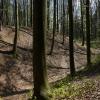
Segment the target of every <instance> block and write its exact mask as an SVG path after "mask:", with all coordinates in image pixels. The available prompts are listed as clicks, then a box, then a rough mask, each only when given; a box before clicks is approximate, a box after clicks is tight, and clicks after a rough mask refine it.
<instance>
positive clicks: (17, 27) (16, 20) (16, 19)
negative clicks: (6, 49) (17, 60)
mask: <svg viewBox="0 0 100 100" xmlns="http://www.w3.org/2000/svg"><path fill="white" fill-rule="evenodd" d="M18 29H19V18H18V0H15V36H14V45H13V52H14V54H16V50H17V39H18Z"/></svg>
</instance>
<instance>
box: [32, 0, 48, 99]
mask: <svg viewBox="0 0 100 100" xmlns="http://www.w3.org/2000/svg"><path fill="white" fill-rule="evenodd" d="M46 3H47V1H46V0H34V2H33V13H34V14H33V73H34V74H33V77H34V94H33V98H34V97H36V99H37V100H47V99H48V97H47V88H48V84H47V83H48V82H47V68H46V57H45V33H46V28H47V27H46V23H47V21H46V19H47V18H46Z"/></svg>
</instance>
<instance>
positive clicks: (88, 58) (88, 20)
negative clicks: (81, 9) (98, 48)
mask: <svg viewBox="0 0 100 100" xmlns="http://www.w3.org/2000/svg"><path fill="white" fill-rule="evenodd" d="M86 37H87V38H86V42H87V65H88V66H89V65H90V63H91V51H90V14H89V0H86Z"/></svg>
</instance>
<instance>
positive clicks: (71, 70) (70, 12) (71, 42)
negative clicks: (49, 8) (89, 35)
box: [68, 0, 75, 76]
mask: <svg viewBox="0 0 100 100" xmlns="http://www.w3.org/2000/svg"><path fill="white" fill-rule="evenodd" d="M68 7H69V56H70V73H71V76H74V74H75V64H74V46H73V7H72V0H68Z"/></svg>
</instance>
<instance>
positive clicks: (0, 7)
mask: <svg viewBox="0 0 100 100" xmlns="http://www.w3.org/2000/svg"><path fill="white" fill-rule="evenodd" d="M2 24H3V0H1V3H0V31H1V26H2Z"/></svg>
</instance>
